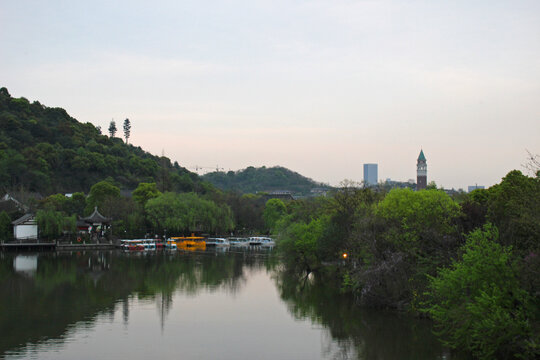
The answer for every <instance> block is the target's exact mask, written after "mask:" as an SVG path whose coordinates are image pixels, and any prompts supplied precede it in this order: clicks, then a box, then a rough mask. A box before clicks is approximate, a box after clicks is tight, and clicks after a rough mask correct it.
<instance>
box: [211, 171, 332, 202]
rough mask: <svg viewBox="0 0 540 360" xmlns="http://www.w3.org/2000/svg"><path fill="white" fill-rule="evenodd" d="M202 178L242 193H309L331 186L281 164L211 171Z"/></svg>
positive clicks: (220, 186) (217, 185)
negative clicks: (227, 170)
mask: <svg viewBox="0 0 540 360" xmlns="http://www.w3.org/2000/svg"><path fill="white" fill-rule="evenodd" d="M202 178H203V179H204V180H206V181H208V182H210V183H212V184H214V185H215V186H216V187H217V188H219V189H222V190H235V191H239V192H242V193H257V192H272V191H291V192H293V193H294V194H295V195H308V194H310V192H311V190H313V189H317V188H330V187H329V186H328V185H325V184H322V183H318V182H315V181H313V180H311V179H309V178H307V177H305V176H302V175H300V174H298V173H297V172H294V171H291V170H289V169H286V168H284V167H281V166H275V167H270V168H267V167H265V166H263V167H260V168H255V167H253V166H250V167H248V168H246V169H243V170H238V171H229V172H221V171H219V172H211V173H208V174H205V175H203V176H202Z"/></svg>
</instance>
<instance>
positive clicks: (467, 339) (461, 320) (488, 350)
mask: <svg viewBox="0 0 540 360" xmlns="http://www.w3.org/2000/svg"><path fill="white" fill-rule="evenodd" d="M498 236H499V235H498V230H497V228H496V227H494V226H493V225H490V224H488V225H485V226H484V228H483V229H477V230H476V231H474V232H472V233H471V234H469V236H468V237H467V242H466V244H465V245H464V246H463V248H462V250H463V255H462V258H461V260H460V261H455V262H453V264H452V265H451V266H450V267H449V268H444V269H441V270H439V272H438V274H437V276H436V277H432V278H431V279H430V285H429V291H428V292H427V294H426V295H427V298H428V303H426V304H425V307H424V311H425V312H427V313H428V314H429V315H431V317H432V318H433V319H434V321H435V323H436V326H437V334H438V335H439V336H441V337H442V340H443V342H444V343H445V344H446V345H448V346H450V347H451V348H454V349H461V350H466V351H470V352H471V353H473V355H475V356H477V357H479V358H483V359H488V358H494V357H497V358H511V357H522V358H533V357H534V354H533V353H534V352H535V348H534V347H535V345H534V341H533V340H532V336H533V330H532V327H531V323H533V322H534V320H535V319H534V318H533V319H531V318H530V317H531V316H534V315H533V314H534V311H533V310H534V309H533V305H532V301H531V298H530V296H529V294H528V293H527V292H526V291H525V290H523V289H522V288H521V287H520V282H519V276H518V271H517V267H516V264H515V262H513V261H512V250H511V248H510V247H504V246H501V245H500V244H498V243H497V242H496V241H497V240H498Z"/></svg>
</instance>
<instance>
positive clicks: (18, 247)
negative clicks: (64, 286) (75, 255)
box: [0, 241, 116, 251]
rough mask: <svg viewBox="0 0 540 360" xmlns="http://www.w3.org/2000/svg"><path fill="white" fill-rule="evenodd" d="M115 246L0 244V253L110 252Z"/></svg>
mask: <svg viewBox="0 0 540 360" xmlns="http://www.w3.org/2000/svg"><path fill="white" fill-rule="evenodd" d="M115 248H116V247H115V245H114V244H111V243H101V244H96V243H91V244H84V243H83V244H81V243H77V244H69V243H57V242H52V241H47V242H39V241H33V242H17V241H14V242H3V243H0V250H1V251H50V250H59V251H81V250H112V249H115Z"/></svg>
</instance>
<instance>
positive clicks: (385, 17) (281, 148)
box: [0, 0, 540, 189]
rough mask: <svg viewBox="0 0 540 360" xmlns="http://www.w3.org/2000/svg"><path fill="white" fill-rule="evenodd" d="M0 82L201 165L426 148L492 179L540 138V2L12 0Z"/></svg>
mask: <svg viewBox="0 0 540 360" xmlns="http://www.w3.org/2000/svg"><path fill="white" fill-rule="evenodd" d="M0 86H5V87H7V88H8V90H9V91H10V93H11V95H12V96H14V97H20V96H24V97H26V98H27V99H29V100H30V101H34V100H38V101H39V102H41V103H43V104H45V105H47V106H50V107H56V106H57V107H62V108H64V109H66V110H67V111H68V113H69V114H70V115H71V116H73V117H74V118H76V119H77V120H79V121H81V122H91V123H93V124H94V125H96V126H98V125H99V126H101V127H102V129H103V132H104V133H105V134H106V133H107V128H108V125H109V122H110V121H111V119H113V118H114V120H115V121H116V123H117V127H118V128H119V129H121V125H122V122H123V120H124V119H125V118H126V117H127V118H129V119H130V121H131V124H132V129H131V138H130V142H131V143H133V144H134V145H138V146H141V147H142V148H143V149H145V150H147V151H149V152H151V153H153V154H156V155H160V154H161V153H162V152H164V153H165V155H166V156H168V157H169V158H171V160H173V161H178V163H179V164H180V165H182V166H185V167H187V168H188V169H190V170H193V171H194V167H195V166H201V167H209V168H210V167H213V168H215V167H216V166H219V167H220V168H223V169H225V170H238V169H242V168H245V167H248V166H256V167H258V166H262V165H265V166H275V165H281V166H285V167H287V168H289V169H291V170H294V171H297V172H299V173H300V174H302V175H305V176H308V177H310V178H312V179H314V180H316V181H320V182H326V183H329V184H331V185H337V184H338V183H339V182H340V181H342V180H344V179H350V180H355V181H360V180H362V178H363V164H364V163H378V164H379V179H380V180H381V179H382V180H384V179H386V178H392V179H393V180H402V181H406V180H407V179H411V178H414V179H415V178H416V159H417V157H418V154H419V152H420V149H421V148H423V150H424V153H425V155H426V158H427V164H428V181H432V180H433V181H435V182H436V183H437V184H438V185H439V186H441V185H442V186H445V187H447V188H451V187H454V188H465V189H466V187H467V185H474V184H479V185H485V186H491V185H493V184H495V183H498V182H500V180H501V178H502V177H503V176H505V175H506V174H507V173H508V171H510V170H512V169H519V170H522V171H525V170H524V169H523V167H522V164H524V163H525V161H526V155H527V153H526V149H528V150H530V151H531V152H532V153H535V154H540V1H538V0H532V1H519V0H514V1H510V0H508V1H497V0H486V1H470V0H469V1H434V0H426V1H414V0H412V1H405V0H401V1H390V0H389V1H353V0H333V1H330V0H328V1H307V0H306V1H294V0H287V1H281V0H268V1H266V0H264V1H257V0H249V1H205V0H197V1H181V0H175V1H152V2H150V1H134V0H130V1H110V0H109V1H101V0H93V1H84V2H83V1H73V0H66V1H55V0H48V1H26V0H17V1H9V0H0ZM121 134H122V132H121V131H119V132H118V134H117V136H118V135H121Z"/></svg>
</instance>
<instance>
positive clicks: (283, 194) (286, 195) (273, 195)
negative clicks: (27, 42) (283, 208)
mask: <svg viewBox="0 0 540 360" xmlns="http://www.w3.org/2000/svg"><path fill="white" fill-rule="evenodd" d="M263 199H264V200H265V201H267V200H270V199H281V200H294V196H293V193H292V191H288V190H275V191H270V192H264V193H263Z"/></svg>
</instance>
